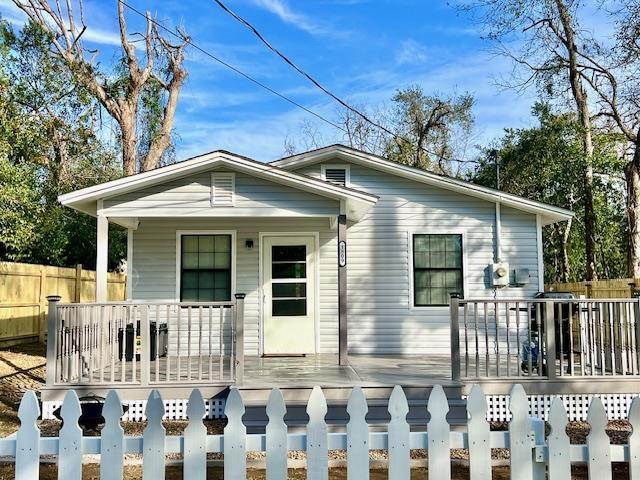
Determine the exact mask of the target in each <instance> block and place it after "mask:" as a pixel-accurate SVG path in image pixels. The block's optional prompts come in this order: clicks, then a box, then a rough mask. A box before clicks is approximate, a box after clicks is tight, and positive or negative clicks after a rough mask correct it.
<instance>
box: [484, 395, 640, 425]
mask: <svg viewBox="0 0 640 480" xmlns="http://www.w3.org/2000/svg"><path fill="white" fill-rule="evenodd" d="M556 396H559V397H560V398H561V399H562V402H563V403H564V406H565V408H566V409H567V414H568V416H569V420H570V421H574V420H586V419H587V412H588V410H589V402H590V401H591V399H592V398H593V397H600V399H601V400H602V403H603V404H604V408H605V410H606V412H607V417H608V418H609V420H621V419H625V420H626V418H627V414H628V413H629V408H630V407H631V401H632V400H633V399H634V398H635V397H637V396H639V394H637V393H611V394H570V395H529V414H530V415H531V416H534V417H538V418H541V419H543V420H547V415H548V414H549V408H551V402H552V400H553V399H554V398H555V397H556ZM487 406H488V412H487V420H489V421H492V422H506V421H509V420H510V419H511V412H510V411H509V395H487Z"/></svg>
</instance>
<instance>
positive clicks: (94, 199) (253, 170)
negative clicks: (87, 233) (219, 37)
mask: <svg viewBox="0 0 640 480" xmlns="http://www.w3.org/2000/svg"><path fill="white" fill-rule="evenodd" d="M221 166H222V167H227V168H230V169H232V170H234V171H238V172H242V173H245V174H247V175H252V176H255V177H258V178H263V179H266V180H269V181H272V182H274V183H279V184H282V185H286V186H289V187H292V188H296V189H299V190H301V191H305V192H309V193H314V194H317V195H320V196H323V197H327V198H331V199H334V200H337V201H339V202H340V204H341V210H342V211H343V213H345V214H346V215H347V218H349V219H350V220H355V221H357V220H360V218H362V216H363V215H364V214H365V213H366V212H367V211H368V210H369V209H370V208H371V207H372V206H373V205H375V203H376V202H377V201H378V197H377V196H376V195H372V194H370V193H366V192H362V191H359V190H356V189H353V188H348V187H341V186H339V185H334V184H332V183H328V182H324V181H322V180H319V179H316V178H312V177H309V176H306V175H301V174H299V173H294V172H289V171H287V170H284V169H281V168H278V167H275V166H272V165H268V164H265V163H261V162H258V161H256V160H253V159H250V158H247V157H243V156H240V155H237V154H234V153H231V152H227V151H224V150H217V151H214V152H210V153H207V154H204V155H200V156H197V157H194V158H190V159H188V160H184V161H181V162H178V163H175V164H172V165H168V166H166V167H161V168H157V169H154V170H151V171H149V172H144V173H139V174H136V175H131V176H128V177H124V178H120V179H117V180H112V181H110V182H105V183H100V184H98V185H94V186H92V187H88V188H83V189H81V190H76V191H74V192H70V193H67V194H65V195H61V196H60V197H58V199H59V200H60V203H62V205H65V206H68V207H71V208H74V209H76V210H79V211H81V212H84V213H88V214H89V215H93V216H97V215H98V213H99V206H98V203H99V201H100V200H105V199H107V198H111V197H114V196H117V195H121V194H123V193H131V192H136V191H138V190H142V189H144V188H147V187H150V186H153V185H156V184H161V183H165V182H168V181H170V180H173V179H177V178H181V177H185V176H188V175H191V174H195V173H198V172H202V171H206V170H209V169H212V168H218V167H221Z"/></svg>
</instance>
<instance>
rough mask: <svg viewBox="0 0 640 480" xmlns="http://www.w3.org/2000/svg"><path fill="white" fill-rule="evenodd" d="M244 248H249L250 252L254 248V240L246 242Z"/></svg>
mask: <svg viewBox="0 0 640 480" xmlns="http://www.w3.org/2000/svg"><path fill="white" fill-rule="evenodd" d="M244 246H245V247H247V249H248V250H251V249H252V248H253V240H251V239H249V240H246V241H245V242H244Z"/></svg>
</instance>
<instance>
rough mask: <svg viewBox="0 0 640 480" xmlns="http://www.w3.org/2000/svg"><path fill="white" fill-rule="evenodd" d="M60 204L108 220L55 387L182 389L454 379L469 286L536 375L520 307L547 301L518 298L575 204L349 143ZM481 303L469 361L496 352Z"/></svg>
mask: <svg viewBox="0 0 640 480" xmlns="http://www.w3.org/2000/svg"><path fill="white" fill-rule="evenodd" d="M60 201H61V202H62V204H63V205H65V206H67V207H70V208H74V209H76V210H78V211H81V212H85V213H87V214H89V215H92V216H95V217H97V229H98V241H97V268H96V270H97V280H96V282H97V283H96V297H97V302H96V303H95V304H86V305H75V306H74V305H63V304H60V305H58V307H57V308H55V309H54V314H53V315H52V316H53V317H55V318H51V316H50V323H49V328H50V329H55V331H56V332H57V333H56V335H55V336H52V338H53V337H55V339H57V340H56V341H55V342H50V345H49V347H50V352H49V353H50V356H51V360H50V361H51V362H53V363H55V364H56V366H55V368H51V369H50V370H51V372H50V378H49V381H48V386H47V390H46V391H47V392H48V393H47V395H49V396H51V398H54V397H56V395H58V396H59V394H56V392H59V391H60V390H61V389H64V388H66V387H68V386H69V385H74V386H78V385H85V386H87V385H88V387H87V388H91V389H92V390H91V391H96V389H97V387H99V386H103V387H104V388H108V387H112V386H117V387H118V388H120V389H122V390H123V391H128V392H129V395H135V394H139V393H140V392H142V391H143V390H145V388H147V389H148V388H151V387H152V386H153V385H159V386H163V385H164V386H165V387H167V388H169V387H171V388H172V389H174V390H173V391H172V394H174V395H179V392H178V391H177V390H175V389H176V388H178V387H184V388H187V387H191V388H192V387H193V386H194V385H199V384H201V385H206V386H207V387H212V386H219V387H223V386H228V385H229V384H231V383H240V384H244V385H248V386H251V385H252V386H254V387H256V386H258V385H265V386H268V385H273V384H280V385H282V384H283V383H284V384H290V385H292V386H293V385H297V386H301V385H303V384H304V386H305V387H306V386H308V385H311V384H313V383H322V384H324V385H327V384H332V385H335V386H341V385H342V386H344V385H349V386H351V385H353V384H357V383H358V382H362V383H363V384H368V385H370V386H378V387H382V386H384V387H385V388H386V387H388V386H389V385H391V386H392V385H393V384H395V383H402V384H407V383H410V384H416V385H418V384H419V385H428V384H429V382H431V384H432V383H433V381H434V379H438V378H439V379H442V378H445V377H446V378H448V380H449V381H451V378H450V376H449V374H450V368H451V355H452V348H453V346H454V344H455V345H457V344H458V342H459V341H460V339H461V338H462V337H461V336H460V335H462V333H461V332H459V331H458V330H460V326H459V325H460V324H459V323H456V326H455V331H453V326H452V325H453V324H452V322H453V321H454V319H453V316H454V313H453V310H452V308H451V306H450V305H449V304H450V301H449V297H450V295H451V294H452V293H457V294H459V295H460V296H461V297H462V299H461V300H459V299H455V302H456V303H455V305H456V307H457V308H456V313H455V317H456V319H455V322H461V321H462V320H461V319H459V318H458V313H457V312H458V306H459V308H462V303H464V302H465V301H466V300H465V299H469V298H473V299H476V300H477V301H479V302H482V303H483V307H482V308H485V310H484V312H485V327H484V328H485V330H484V335H485V337H486V339H487V348H486V352H487V355H488V352H489V350H491V349H490V348H489V342H488V338H489V327H487V325H488V324H487V318H488V317H491V318H493V319H494V320H493V321H494V325H495V330H496V331H495V335H494V337H495V338H494V340H492V342H493V341H495V339H496V338H498V339H499V338H506V339H507V342H509V341H510V339H511V342H512V344H511V345H507V347H506V351H505V355H504V356H505V357H506V356H507V353H508V355H510V356H512V355H514V354H513V352H514V351H515V349H516V343H517V349H518V355H517V357H516V358H515V359H514V360H513V361H515V364H516V367H515V370H516V371H517V372H518V374H521V373H522V370H521V369H520V368H519V366H518V365H520V364H521V363H523V362H525V361H526V359H525V358H524V356H523V353H522V352H520V345H521V344H522V339H521V338H520V333H521V332H520V331H515V333H514V330H513V325H512V324H509V318H510V317H509V314H510V313H509V311H510V310H511V311H513V312H514V313H513V315H514V316H519V315H520V312H523V315H525V316H526V315H529V316H531V312H530V311H528V310H527V312H526V313H524V312H525V311H524V310H523V309H522V308H521V306H516V308H514V307H513V306H510V303H509V302H510V301H511V300H510V299H521V300H520V301H521V302H527V301H528V300H530V299H531V298H532V297H533V296H534V295H535V294H536V293H537V292H539V291H542V290H543V286H544V284H543V256H542V249H543V246H542V227H543V226H544V225H549V224H552V223H554V222H560V221H564V220H567V219H569V218H571V216H572V213H571V212H569V211H567V210H564V209H562V208H558V207H555V206H551V205H546V204H543V203H539V202H536V201H533V200H529V199H526V198H521V197H517V196H514V195H510V194H507V193H505V192H501V191H497V190H493V189H490V188H486V187H481V186H478V185H475V184H472V183H468V182H464V181H461V180H457V179H453V178H449V177H446V176H442V175H437V174H434V173H430V172H425V171H422V170H419V169H415V168H412V167H409V166H405V165H400V164H397V163H393V162H390V161H388V160H386V159H384V158H381V157H378V156H375V155H371V154H368V153H365V152H362V151H358V150H355V149H352V148H349V147H346V146H343V145H331V146H327V147H324V148H320V149H317V150H313V151H309V152H305V153H302V154H299V155H295V156H291V157H286V158H282V159H280V160H276V161H274V162H271V163H268V164H265V163H261V162H257V161H255V160H252V159H250V158H246V157H243V156H240V155H236V154H233V153H230V152H226V151H215V152H211V153H208V154H205V155H201V156H198V157H195V158H191V159H188V160H185V161H182V162H178V163H175V164H172V165H169V166H166V167H162V168H158V169H156V170H153V171H150V172H146V173H141V174H138V175H133V176H130V177H125V178H122V179H118V180H114V181H111V182H107V183H103V184H100V185H96V186H93V187H89V188H85V189H82V190H79V191H75V192H72V193H69V194H66V195H63V196H61V197H60ZM109 223H114V224H117V225H120V226H121V227H123V228H126V229H127V232H128V259H127V268H128V278H129V280H130V281H129V283H128V292H127V298H128V302H124V303H122V304H109V303H105V301H106V299H107V296H106V294H107V276H106V272H107V247H108V224H109ZM498 301H500V302H506V303H504V305H506V307H505V308H504V310H505V312H506V322H507V324H506V325H507V327H506V330H505V332H506V337H505V335H503V334H502V333H501V331H502V330H499V328H498V325H499V318H498V317H499V315H502V314H501V313H500V312H501V310H500V308H499V306H498V303H496V302H498ZM487 305H494V307H492V309H489V308H488V306H487ZM536 305H537V304H536ZM528 308H529V307H527V309H528ZM470 314H471V309H470V308H465V309H464V335H465V339H466V341H467V344H468V343H469V337H468V336H466V335H467V334H468V330H467V329H468V328H470V326H471V325H473V326H475V328H476V337H475V342H476V350H475V353H474V352H473V351H472V350H470V349H469V347H468V345H467V349H466V350H465V353H464V354H463V356H464V355H466V356H467V357H468V356H469V353H470V352H471V357H473V356H474V355H476V354H478V352H479V351H480V350H479V349H480V344H479V343H478V338H479V337H478V335H477V328H478V325H480V324H481V322H480V321H479V320H478V317H477V316H478V305H477V304H476V311H475V315H476V318H475V320H474V321H473V322H470V321H468V317H467V315H470ZM534 316H535V315H534ZM461 318H462V317H461ZM136 319H137V321H136ZM500 321H501V320H500ZM489 323H491V321H489ZM512 323H513V322H512ZM519 324H521V325H526V328H527V329H529V323H528V322H527V321H522V322H520V323H519ZM127 328H128V329H129V331H128V332H127ZM500 328H503V327H500ZM518 328H519V327H518ZM50 331H51V330H50ZM459 333H460V335H459ZM492 335H493V334H492ZM501 335H502V337H501ZM523 335H526V333H523ZM529 335H531V332H529ZM125 337H126V339H125ZM130 337H131V338H137V339H138V341H137V342H134V341H133V340H132V339H131V340H129V338H130ZM454 337H455V338H454ZM485 337H482V338H485ZM516 337H517V341H516V340H514V339H516ZM523 338H524V337H523ZM127 341H130V343H131V345H129V346H127V347H125V344H126V343H127ZM133 343H136V345H133ZM472 343H473V342H472ZM52 344H53V345H52ZM136 346H137V347H136ZM127 348H128V349H130V350H131V349H135V348H137V349H138V350H137V353H138V354H137V355H133V354H132V352H128V353H127V352H125V350H126V349H127ZM456 348H457V347H456ZM496 348H497V347H496ZM545 348H548V347H545ZM494 350H495V352H496V353H498V354H499V353H500V351H501V349H500V348H497V349H494ZM507 351H508V352H507ZM147 355H149V357H147ZM458 355H460V353H459V352H458ZM147 358H150V359H151V361H150V362H148V361H147ZM487 358H488V357H487ZM407 359H412V360H411V362H413V363H411V362H409V363H407ZM492 361H493V360H492ZM509 361H512V360H511V359H510V360H509ZM402 362H405V363H402ZM488 362H489V361H488ZM500 362H504V359H503V360H500V361H499V362H498V364H497V365H501V363H500ZM489 363H490V362H489ZM489 363H487V371H488V370H489V367H488V365H489ZM583 364H584V362H583ZM409 365H411V369H412V372H411V373H409ZM468 365H471V364H470V363H469V364H468ZM477 365H478V364H477V363H476V366H477ZM403 366H404V368H403ZM466 368H467V369H468V366H467V367H466ZM473 368H474V367H473V366H472V367H471V369H472V370H473ZM498 368H500V366H499V367H498ZM532 368H533V367H532ZM532 368H530V369H529V373H531V371H532ZM265 372H268V374H269V377H268V378H267V375H266V373H265ZM540 373H541V374H542V372H540ZM402 375H405V376H407V377H406V378H404V379H403V377H402ZM454 380H456V381H457V380H458V379H454ZM127 389H129V390H127ZM145 391H146V390H145ZM136 392H137V393H136ZM185 398H186V397H185Z"/></svg>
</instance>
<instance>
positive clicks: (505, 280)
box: [491, 262, 509, 287]
mask: <svg viewBox="0 0 640 480" xmlns="http://www.w3.org/2000/svg"><path fill="white" fill-rule="evenodd" d="M491 286H493V287H507V286H509V263H508V262H498V263H493V264H491Z"/></svg>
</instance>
